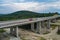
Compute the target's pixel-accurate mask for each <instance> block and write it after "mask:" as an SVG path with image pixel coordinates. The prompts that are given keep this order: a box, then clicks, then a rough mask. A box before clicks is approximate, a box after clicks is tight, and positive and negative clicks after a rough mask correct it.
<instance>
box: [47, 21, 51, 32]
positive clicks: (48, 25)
mask: <svg viewBox="0 0 60 40" xmlns="http://www.w3.org/2000/svg"><path fill="white" fill-rule="evenodd" d="M50 22H51V20H47V31H48V32H50V31H51V29H50V28H51V26H50Z"/></svg>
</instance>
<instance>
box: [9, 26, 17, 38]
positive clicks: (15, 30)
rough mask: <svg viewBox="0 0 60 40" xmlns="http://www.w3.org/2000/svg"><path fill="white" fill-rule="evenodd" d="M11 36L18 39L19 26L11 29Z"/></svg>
mask: <svg viewBox="0 0 60 40" xmlns="http://www.w3.org/2000/svg"><path fill="white" fill-rule="evenodd" d="M10 34H11V35H12V36H15V37H18V26H16V27H11V28H10Z"/></svg>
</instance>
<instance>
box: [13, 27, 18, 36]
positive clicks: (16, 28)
mask: <svg viewBox="0 0 60 40" xmlns="http://www.w3.org/2000/svg"><path fill="white" fill-rule="evenodd" d="M14 35H15V36H16V37H18V26H16V27H15V28H14Z"/></svg>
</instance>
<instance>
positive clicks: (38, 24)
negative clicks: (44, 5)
mask: <svg viewBox="0 0 60 40" xmlns="http://www.w3.org/2000/svg"><path fill="white" fill-rule="evenodd" d="M36 26H37V28H36V32H37V33H39V34H41V22H37V25H36Z"/></svg>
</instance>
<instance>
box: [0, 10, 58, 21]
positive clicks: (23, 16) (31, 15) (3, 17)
mask: <svg viewBox="0 0 60 40" xmlns="http://www.w3.org/2000/svg"><path fill="white" fill-rule="evenodd" d="M55 14H58V13H57V12H56V13H36V12H31V11H17V12H14V13H11V14H1V15H0V21H7V20H16V19H26V18H37V17H48V16H53V15H55Z"/></svg>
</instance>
